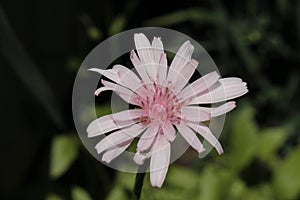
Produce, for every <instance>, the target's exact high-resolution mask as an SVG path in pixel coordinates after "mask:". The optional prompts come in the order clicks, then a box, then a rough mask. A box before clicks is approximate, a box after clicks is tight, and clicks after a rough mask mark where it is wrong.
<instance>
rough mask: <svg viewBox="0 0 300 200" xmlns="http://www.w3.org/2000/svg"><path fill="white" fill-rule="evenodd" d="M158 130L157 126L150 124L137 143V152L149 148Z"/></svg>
mask: <svg viewBox="0 0 300 200" xmlns="http://www.w3.org/2000/svg"><path fill="white" fill-rule="evenodd" d="M158 128H159V126H158V125H157V124H155V123H152V124H151V125H150V126H149V128H147V130H146V131H145V133H143V135H142V137H141V138H140V139H139V141H138V143H137V151H139V152H142V151H145V150H147V149H149V148H150V147H151V145H152V144H153V141H154V140H155V138H156V135H157V132H158Z"/></svg>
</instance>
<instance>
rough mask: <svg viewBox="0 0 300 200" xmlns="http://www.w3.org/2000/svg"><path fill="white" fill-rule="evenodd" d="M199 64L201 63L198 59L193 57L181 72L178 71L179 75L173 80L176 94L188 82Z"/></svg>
mask: <svg viewBox="0 0 300 200" xmlns="http://www.w3.org/2000/svg"><path fill="white" fill-rule="evenodd" d="M198 64H199V63H198V62H197V61H196V60H194V59H192V60H190V61H189V62H188V63H187V64H186V65H185V66H184V68H183V69H182V70H181V71H180V72H179V73H177V76H176V77H174V79H173V80H172V82H173V85H174V92H175V94H178V93H179V92H180V91H181V90H182V88H184V86H185V85H186V84H187V83H188V81H189V80H190V78H191V77H192V75H193V74H194V72H195V69H196V68H197V65H198Z"/></svg>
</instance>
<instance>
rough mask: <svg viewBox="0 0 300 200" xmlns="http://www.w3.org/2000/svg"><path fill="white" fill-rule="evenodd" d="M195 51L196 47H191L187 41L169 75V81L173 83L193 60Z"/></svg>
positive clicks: (178, 52)
mask: <svg viewBox="0 0 300 200" xmlns="http://www.w3.org/2000/svg"><path fill="white" fill-rule="evenodd" d="M193 51H194V46H193V45H191V43H190V41H186V42H185V43H183V44H182V45H181V47H180V48H179V50H178V51H177V53H176V55H175V57H174V59H173V61H172V63H171V66H170V69H169V73H168V77H167V80H168V81H171V79H172V77H174V76H176V74H178V72H180V71H181V69H182V68H183V67H184V66H185V65H186V63H188V62H189V61H190V60H191V57H192V54H193Z"/></svg>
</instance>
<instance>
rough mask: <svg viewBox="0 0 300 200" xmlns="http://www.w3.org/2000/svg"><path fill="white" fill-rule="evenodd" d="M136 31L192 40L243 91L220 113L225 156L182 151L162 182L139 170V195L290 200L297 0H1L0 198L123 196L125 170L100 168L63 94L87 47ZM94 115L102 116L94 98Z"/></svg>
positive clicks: (299, 158)
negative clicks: (154, 29) (157, 185)
mask: <svg viewBox="0 0 300 200" xmlns="http://www.w3.org/2000/svg"><path fill="white" fill-rule="evenodd" d="M143 26H159V27H166V28H171V29H174V30H177V31H180V32H182V33H185V34H187V35H189V36H191V37H192V38H194V39H196V40H197V41H198V42H199V43H200V44H201V45H202V46H203V47H204V48H205V49H206V50H207V51H208V52H209V53H210V55H211V56H212V58H213V59H214V61H215V62H216V64H217V66H218V67H219V69H220V72H221V73H222V75H224V76H238V77H241V78H242V79H243V80H245V81H246V82H247V83H248V87H249V90H250V92H249V93H248V94H247V95H246V96H245V97H242V98H241V99H240V100H238V108H237V109H235V110H234V111H233V112H231V113H230V114H229V115H228V118H227V121H226V124H225V129H224V131H223V134H222V137H221V138H220V139H221V142H222V144H223V146H224V150H225V154H224V155H222V156H221V157H219V156H218V155H216V153H215V152H211V153H210V155H209V156H208V157H207V158H205V159H202V160H199V159H195V158H196V157H197V156H196V155H195V153H194V152H193V151H188V152H187V153H186V155H185V156H184V157H183V158H182V159H180V160H179V161H178V162H176V163H175V164H172V166H171V167H170V171H169V173H168V177H167V180H166V182H165V184H164V187H163V188H162V189H160V190H159V189H154V188H151V187H150V186H149V178H148V177H147V179H146V181H145V184H146V186H145V188H144V191H143V194H142V198H143V199H187V198H189V199H204V200H206V199H208V200H210V199H212V200H214V199H216V200H217V199H230V200H231V199H300V172H299V171H298V169H300V144H299V140H300V136H299V128H300V113H299V111H300V104H299V94H298V92H299V89H300V86H299V78H300V77H299V75H300V69H299V67H300V56H299V53H300V1H299V0H274V1H270V0H266V1H261V0H260V1H259V0H246V1H237V0H236V1H229V0H223V1H217V0H213V1H200V0H199V1H196V0H187V1H180V0H175V1H145V0H141V1H138V0H127V1H124V0H120V1H109V0H105V1H71V0H64V1H58V0H51V1H50V0H41V1H37V0H27V1H21V0H19V1H16V0H1V2H0V91H1V113H0V122H1V140H0V141H1V142H0V147H1V149H0V152H1V153H0V159H1V164H0V198H1V199H48V200H55V199H57V200H60V199H74V200H79V199H82V200H88V199H105V198H108V199H127V198H128V197H129V196H130V190H131V189H132V187H133V181H134V174H126V173H120V172H116V171H114V170H111V169H109V168H107V167H106V166H104V165H102V164H101V163H99V162H98V161H96V159H94V158H93V157H92V156H91V155H89V154H88V153H87V151H86V150H85V149H84V147H83V146H82V145H81V143H80V141H79V139H78V138H77V133H76V132H75V128H74V124H73V121H72V111H71V93H72V86H73V81H74V79H75V75H76V71H77V69H78V67H79V66H80V63H81V61H82V60H83V59H84V57H85V56H86V55H87V54H88V53H89V52H90V51H91V50H92V49H93V48H94V47H95V46H96V45H97V44H99V43H100V42H101V41H102V40H104V39H106V38H108V37H109V36H111V35H114V34H116V33H119V32H121V31H123V30H127V29H131V28H136V27H143ZM99 56H101V55H99ZM124 62H126V61H125V60H124ZM200 62H201V61H200ZM97 110H98V112H99V113H98V114H99V115H103V114H106V113H108V112H109V109H108V107H107V105H106V104H103V103H101V104H99V106H98V107H97Z"/></svg>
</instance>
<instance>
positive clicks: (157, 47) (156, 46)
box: [152, 37, 164, 63]
mask: <svg viewBox="0 0 300 200" xmlns="http://www.w3.org/2000/svg"><path fill="white" fill-rule="evenodd" d="M152 51H153V57H154V61H155V63H159V61H160V57H161V54H162V53H164V46H163V43H162V42H161V39H160V38H158V37H154V39H153V40H152Z"/></svg>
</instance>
